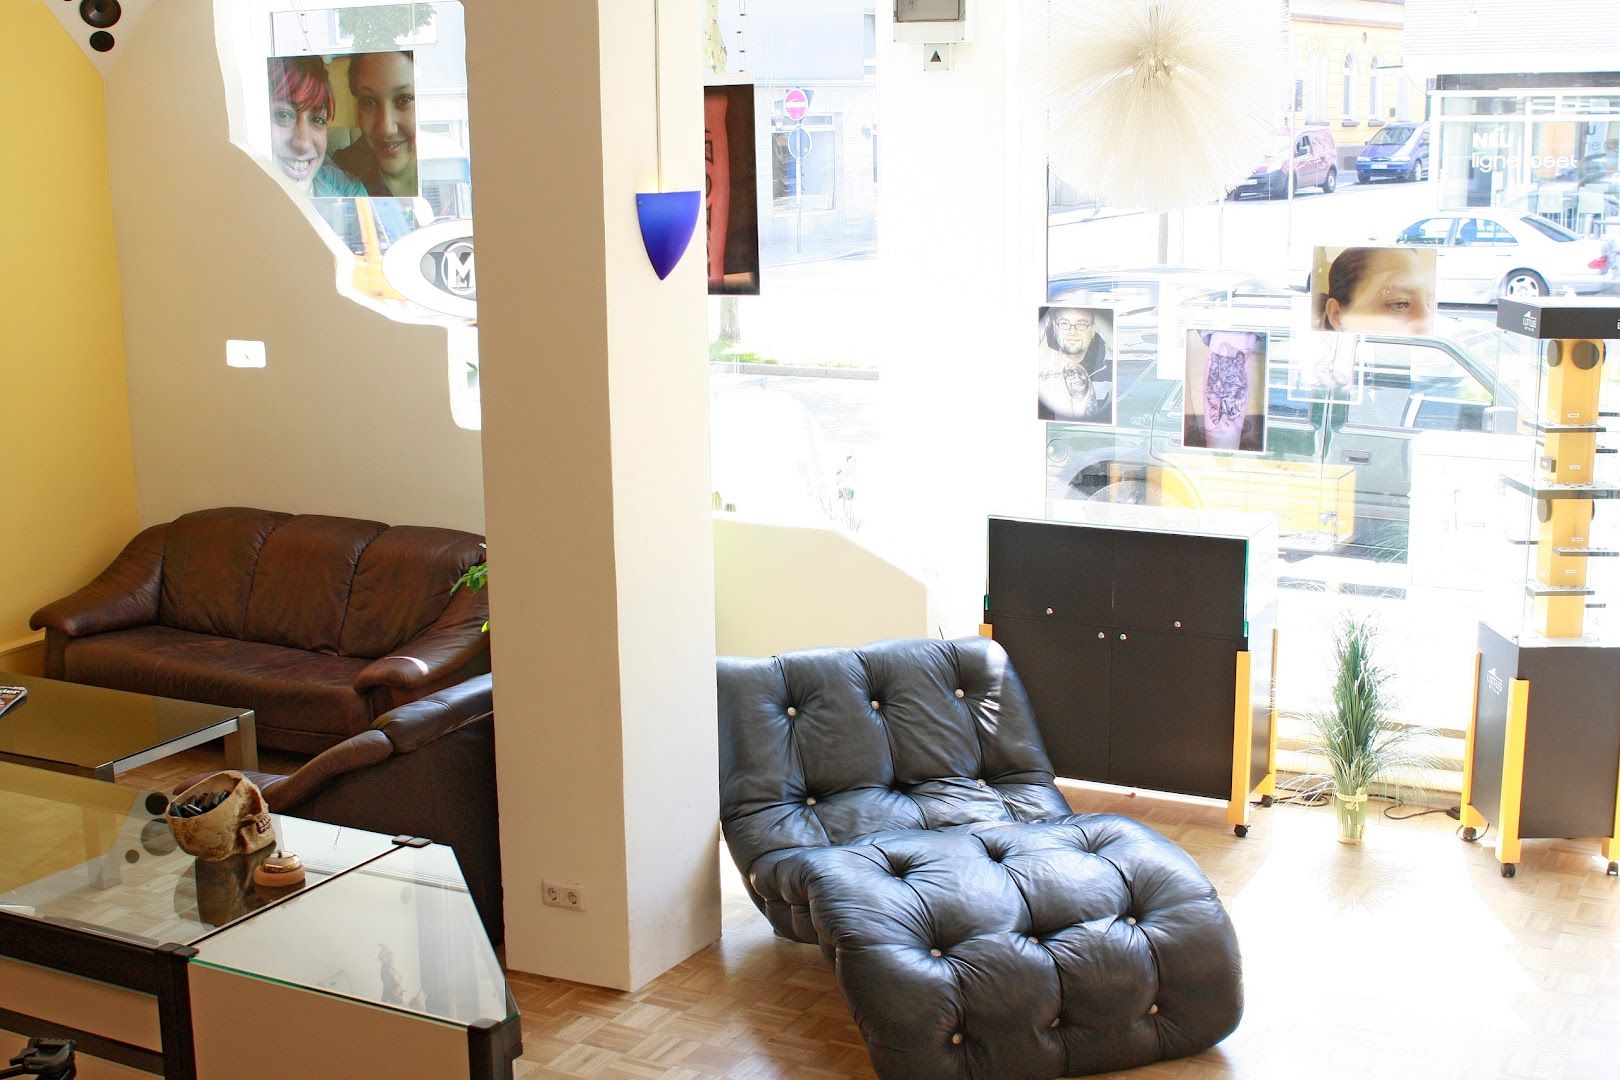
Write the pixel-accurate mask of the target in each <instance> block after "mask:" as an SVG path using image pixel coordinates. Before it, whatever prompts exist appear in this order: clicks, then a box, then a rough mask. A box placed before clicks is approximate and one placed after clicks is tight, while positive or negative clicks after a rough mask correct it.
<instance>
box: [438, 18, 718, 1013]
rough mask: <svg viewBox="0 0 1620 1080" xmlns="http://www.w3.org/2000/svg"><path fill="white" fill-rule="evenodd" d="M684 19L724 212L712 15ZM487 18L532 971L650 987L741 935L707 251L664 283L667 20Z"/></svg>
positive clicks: (509, 702) (493, 596)
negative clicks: (724, 802) (721, 691)
mask: <svg viewBox="0 0 1620 1080" xmlns="http://www.w3.org/2000/svg"><path fill="white" fill-rule="evenodd" d="M659 2H660V4H661V9H662V10H661V13H660V18H659V25H660V28H661V34H660V37H661V41H660V43H659V47H660V48H661V51H662V63H661V70H662V82H663V86H662V95H661V96H662V118H663V121H662V122H663V132H662V146H663V159H664V160H663V175H664V183H665V186H666V188H669V189H675V188H688V189H690V188H699V189H700V188H701V187H702V186H703V161H702V141H703V140H702V105H701V102H702V95H701V92H700V85H701V79H700V74H699V48H700V45H701V38H700V36H699V32H698V31H699V28H700V26H701V22H700V16H701V10H700V6H701V5H700V0H659ZM542 7H543V9H544V10H543V11H542V10H541V9H542ZM466 11H467V72H468V82H469V87H468V92H469V96H470V101H471V114H470V115H471V129H472V139H473V153H472V159H473V168H474V177H473V180H474V187H475V190H476V192H477V196H476V204H475V205H476V217H475V222H476V229H477V243H478V271H479V273H478V279H479V280H478V285H479V289H478V303H479V337H480V349H481V358H482V381H483V410H484V432H483V449H484V497H485V516H486V523H487V525H486V528H487V532H488V537H489V557H490V565H491V568H492V570H493V573H492V575H491V582H490V611H491V617H492V627H491V634H492V637H491V645H492V648H493V653H494V665H495V686H496V689H495V694H496V742H497V754H498V761H499V767H498V772H499V782H500V801H501V850H502V858H503V862H504V878H505V886H506V925H507V930H506V935H507V962H508V964H509V965H510V966H511V967H514V968H517V969H520V970H524V971H531V972H538V973H542V974H546V975H554V976H559V977H563V978H568V979H574V980H578V981H581V982H588V983H596V984H599V985H604V986H613V987H621V988H633V987H636V986H640V985H641V984H643V983H645V982H647V981H648V980H649V979H651V978H653V977H654V976H656V975H658V974H659V973H661V972H663V971H664V970H665V969H667V968H669V967H670V966H672V965H674V964H676V963H678V962H679V961H680V960H682V959H683V958H685V957H686V956H688V955H690V954H691V953H692V952H694V951H695V950H697V949H699V948H702V947H703V946H704V945H706V944H708V943H709V942H711V941H713V940H715V939H716V938H717V937H718V935H719V928H720V918H719V887H718V867H717V861H716V850H717V849H716V840H717V836H718V827H717V823H716V822H717V816H718V808H717V781H716V745H715V691H714V575H713V539H712V532H711V527H710V510H709V469H708V375H707V364H706V363H705V359H706V355H707V354H706V351H705V346H706V337H705V326H704V287H705V286H704V282H705V277H704V272H703V247H702V243H703V242H702V238H701V235H700V236H699V238H698V239H697V240H695V241H694V246H693V248H692V249H691V250H690V251H688V252H687V255H686V258H685V259H684V261H683V262H682V263H681V265H680V266H679V267H678V268H677V269H676V270H675V272H674V273H673V274H672V275H671V276H670V277H669V279H668V280H667V281H663V282H660V281H659V280H658V279H657V277H656V276H655V275H654V274H653V271H652V269H651V267H650V266H649V265H648V262H647V257H646V254H645V252H644V251H643V248H642V243H641V237H640V233H639V230H638V227H637V222H636V212H635V195H636V192H637V191H638V190H639V191H649V190H652V189H653V185H654V184H655V183H656V179H657V172H658V169H657V161H656V155H655V149H656V147H657V145H658V141H659V140H658V138H657V136H658V132H657V127H656V116H657V112H656V110H655V101H656V100H657V97H658V94H657V91H656V88H655V86H654V82H655V80H654V76H653V71H654V63H653V51H654V40H653V39H654V35H653V26H654V19H653V0H600V2H599V3H587V2H573V3H566V4H545V5H537V4H534V3H533V2H532V0H467V2H466ZM542 880H553V881H565V882H570V883H575V884H577V885H579V886H580V887H581V888H582V890H583V895H584V897H585V906H586V910H585V911H584V912H583V913H578V912H570V911H563V910H559V909H556V908H551V907H545V906H542V903H541V882H542Z"/></svg>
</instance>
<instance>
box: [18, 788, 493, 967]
mask: <svg viewBox="0 0 1620 1080" xmlns="http://www.w3.org/2000/svg"><path fill="white" fill-rule="evenodd" d="M164 801H165V800H164V799H163V797H162V796H161V795H152V794H151V793H148V792H143V791H140V790H137V789H135V788H132V787H126V786H123V785H120V784H109V783H105V782H103V781H99V780H90V779H86V778H83V777H77V776H69V775H67V774H64V773H56V772H49V771H46V770H43V769H34V768H29V767H27V766H23V765H14V764H11V763H8V762H0V821H4V822H5V827H4V828H3V829H0V911H5V912H9V913H11V914H14V915H20V916H23V917H26V918H33V919H38V920H40V921H42V922H48V923H54V924H56V925H59V926H68V927H73V928H76V929H79V930H84V931H87V932H90V933H95V934H100V935H103V936H106V937H110V938H116V939H119V940H122V941H127V942H131V943H135V944H140V945H151V946H156V945H162V944H167V943H171V942H172V943H175V944H181V945H189V944H192V943H194V942H196V941H198V940H200V939H201V938H203V937H206V936H207V935H208V934H210V933H213V932H214V931H215V930H217V929H219V928H220V927H222V926H227V925H229V924H230V923H232V922H234V921H236V920H238V919H240V918H242V917H243V916H244V915H248V914H251V913H253V912H255V911H259V910H262V909H264V908H266V907H267V906H269V905H272V904H274V903H276V902H277V901H278V900H282V899H285V898H286V896H287V895H288V893H287V891H286V890H264V889H261V888H259V887H258V886H256V885H254V883H253V867H254V866H255V865H257V863H258V862H260V861H261V860H263V859H264V858H265V857H267V856H269V855H271V854H273V853H274V852H275V850H276V846H277V845H272V846H270V847H267V848H264V849H262V850H260V851H257V852H254V853H253V854H251V855H237V856H232V857H231V858H229V859H225V860H222V861H220V862H207V861H205V860H202V859H197V858H194V857H193V856H191V855H188V854H186V853H185V852H184V851H182V850H180V848H179V847H178V846H176V844H175V842H174V835H173V834H172V833H171V832H170V831H169V827H168V825H167V824H165V822H164V821H163V819H162V817H161V814H162V809H163V806H164ZM271 820H272V823H273V824H274V827H275V832H276V837H277V841H278V845H279V846H280V847H281V848H282V849H284V850H286V851H290V852H293V853H295V854H296V855H298V857H299V858H300V859H301V860H302V862H303V864H304V867H305V870H306V873H307V878H306V882H305V885H304V889H305V890H308V889H310V888H311V887H312V886H314V885H317V884H319V883H320V882H322V881H325V880H327V879H329V878H331V877H332V876H333V875H335V874H338V873H341V872H342V871H344V870H347V869H349V868H350V867H353V866H356V865H359V864H361V863H364V862H366V861H367V860H370V859H374V858H377V857H378V856H380V855H383V854H385V853H387V852H389V851H391V850H392V849H393V847H394V844H393V840H392V838H390V837H387V836H381V835H379V834H377V833H369V832H364V831H362V830H359V829H343V828H338V827H336V826H333V825H326V824H324V823H321V822H317V821H305V820H303V819H302V818H294V817H287V816H284V815H279V814H276V815H272V816H271ZM445 850H446V852H447V853H448V849H445ZM457 880H458V881H459V880H460V879H459V876H458V878H457ZM291 895H293V896H296V895H298V892H296V891H294V892H292V893H291ZM486 947H487V946H486Z"/></svg>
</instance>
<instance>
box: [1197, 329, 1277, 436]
mask: <svg viewBox="0 0 1620 1080" xmlns="http://www.w3.org/2000/svg"><path fill="white" fill-rule="evenodd" d="M1266 345H1267V336H1266V335H1265V334H1262V333H1256V332H1255V331H1253V330H1229V329H1221V328H1216V329H1202V330H1188V331H1187V371H1186V384H1185V386H1184V387H1183V391H1182V395H1181V402H1182V404H1181V441H1182V445H1184V446H1187V447H1191V448H1195V449H1202V450H1230V451H1236V452H1240V453H1253V454H1259V453H1264V452H1265V449H1266Z"/></svg>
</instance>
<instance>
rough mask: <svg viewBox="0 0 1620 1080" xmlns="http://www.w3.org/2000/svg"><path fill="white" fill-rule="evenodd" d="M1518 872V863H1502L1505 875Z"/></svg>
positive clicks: (1508, 875) (1503, 874) (1510, 875)
mask: <svg viewBox="0 0 1620 1080" xmlns="http://www.w3.org/2000/svg"><path fill="white" fill-rule="evenodd" d="M1518 872H1519V865H1518V863H1510V862H1505V863H1503V864H1502V876H1503V877H1512V876H1513V875H1514V874H1516V873H1518Z"/></svg>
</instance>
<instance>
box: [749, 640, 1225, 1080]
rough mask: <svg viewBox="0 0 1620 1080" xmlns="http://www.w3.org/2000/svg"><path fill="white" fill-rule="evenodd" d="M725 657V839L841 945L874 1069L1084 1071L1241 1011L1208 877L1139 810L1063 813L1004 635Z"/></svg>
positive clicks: (972, 1077) (1156, 1052) (803, 926)
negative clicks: (1134, 816) (1132, 815)
mask: <svg viewBox="0 0 1620 1080" xmlns="http://www.w3.org/2000/svg"><path fill="white" fill-rule="evenodd" d="M718 672H719V709H720V806H721V819H722V824H723V828H724V832H725V838H726V843H727V846H728V847H729V848H730V850H731V853H732V857H733V858H734V859H735V860H736V862H737V866H738V869H739V870H741V871H742V874H743V878H744V880H745V882H746V883H747V887H748V891H749V895H750V896H752V897H753V899H754V902H755V903H756V904H758V905H759V908H760V910H761V911H763V912H764V913H765V915H766V917H767V918H769V919H770V921H771V925H772V926H773V927H774V928H775V929H776V931H777V933H779V934H781V935H782V936H784V937H788V938H791V939H793V940H796V941H803V942H809V943H813V944H819V945H820V946H821V947H822V949H823V951H825V952H826V953H827V955H828V956H829V958H830V959H832V961H833V963H834V966H835V969H836V971H837V976H838V981H839V985H840V987H841V988H842V989H843V991H844V995H845V997H846V998H847V1000H848V1001H849V1003H850V1007H851V1010H852V1011H853V1012H854V1014H855V1018H856V1021H857V1022H858V1023H859V1025H860V1027H861V1032H862V1035H863V1036H864V1037H865V1039H866V1042H867V1048H868V1050H869V1052H870V1053H871V1056H872V1062H873V1065H874V1067H875V1068H876V1069H877V1072H878V1074H879V1075H880V1076H882V1077H885V1078H901V1077H904V1078H917V1080H922V1078H927V1080H946V1078H962V1080H1026V1078H1027V1080H1046V1078H1050V1077H1057V1076H1075V1075H1082V1074H1085V1073H1093V1072H1100V1071H1105V1070H1111V1069H1124V1068H1131V1067H1134V1066H1137V1065H1144V1064H1147V1063H1149V1062H1153V1061H1158V1060H1160V1059H1163V1058H1171V1057H1182V1056H1186V1055H1188V1054H1194V1053H1197V1052H1199V1051H1200V1050H1203V1049H1205V1048H1207V1047H1209V1046H1212V1045H1214V1044H1215V1043H1216V1042H1219V1041H1220V1040H1221V1039H1223V1038H1225V1037H1226V1036H1227V1035H1228V1034H1229V1033H1230V1032H1231V1031H1232V1030H1233V1029H1234V1028H1235V1027H1236V1026H1237V1022H1238V1020H1239V1018H1240V1017H1241V1015H1242V1010H1243V995H1242V975H1241V964H1240V961H1239V957H1238V949H1237V940H1236V937H1235V935H1234V933H1233V930H1232V925H1231V921H1230V920H1229V919H1228V918H1227V915H1226V911H1225V909H1224V908H1223V907H1222V906H1221V903H1220V900H1219V898H1218V897H1217V896H1216V894H1215V890H1214V888H1213V886H1211V885H1210V883H1209V880H1208V878H1206V877H1205V876H1204V874H1203V872H1202V871H1201V870H1199V869H1198V866H1197V865H1196V864H1195V863H1194V862H1193V861H1192V860H1191V859H1190V858H1189V857H1188V856H1187V855H1186V853H1184V852H1183V851H1181V849H1180V848H1178V847H1176V846H1175V845H1174V844H1172V843H1171V842H1170V841H1169V840H1167V839H1165V838H1164V837H1163V836H1161V835H1159V834H1158V833H1156V832H1154V831H1153V830H1152V829H1149V828H1147V827H1146V826H1144V825H1142V824H1140V823H1139V822H1135V821H1131V820H1130V819H1128V818H1123V817H1118V816H1114V815H1102V814H1082V815H1073V814H1070V812H1069V807H1068V804H1067V803H1066V802H1065V800H1064V799H1063V796H1062V794H1061V793H1060V792H1059V791H1058V790H1057V787H1056V786H1055V785H1054V784H1053V782H1052V767H1051V765H1050V763H1049V762H1048V760H1047V757H1046V752H1045V750H1044V749H1043V748H1042V746H1041V741H1040V735H1039V733H1038V731H1037V728H1036V726H1035V719H1034V716H1033V714H1032V712H1031V710H1030V705H1029V698H1028V696H1027V695H1026V694H1025V692H1024V688H1023V686H1022V684H1021V683H1020V682H1019V681H1018V676H1017V674H1016V673H1015V672H1014V671H1013V669H1012V666H1011V664H1010V663H1009V661H1008V660H1007V655H1006V653H1005V652H1004V651H1003V650H1002V649H1001V647H1000V646H999V645H997V644H996V643H995V642H993V641H991V640H989V639H986V638H967V639H963V640H960V641H934V640H928V639H910V640H898V641H887V642H878V643H876V644H873V645H868V646H865V647H863V648H859V649H812V650H805V651H802V652H795V653H786V654H783V655H782V656H778V657H774V658H770V659H748V658H735V657H722V658H721V659H720V661H719V665H718Z"/></svg>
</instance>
